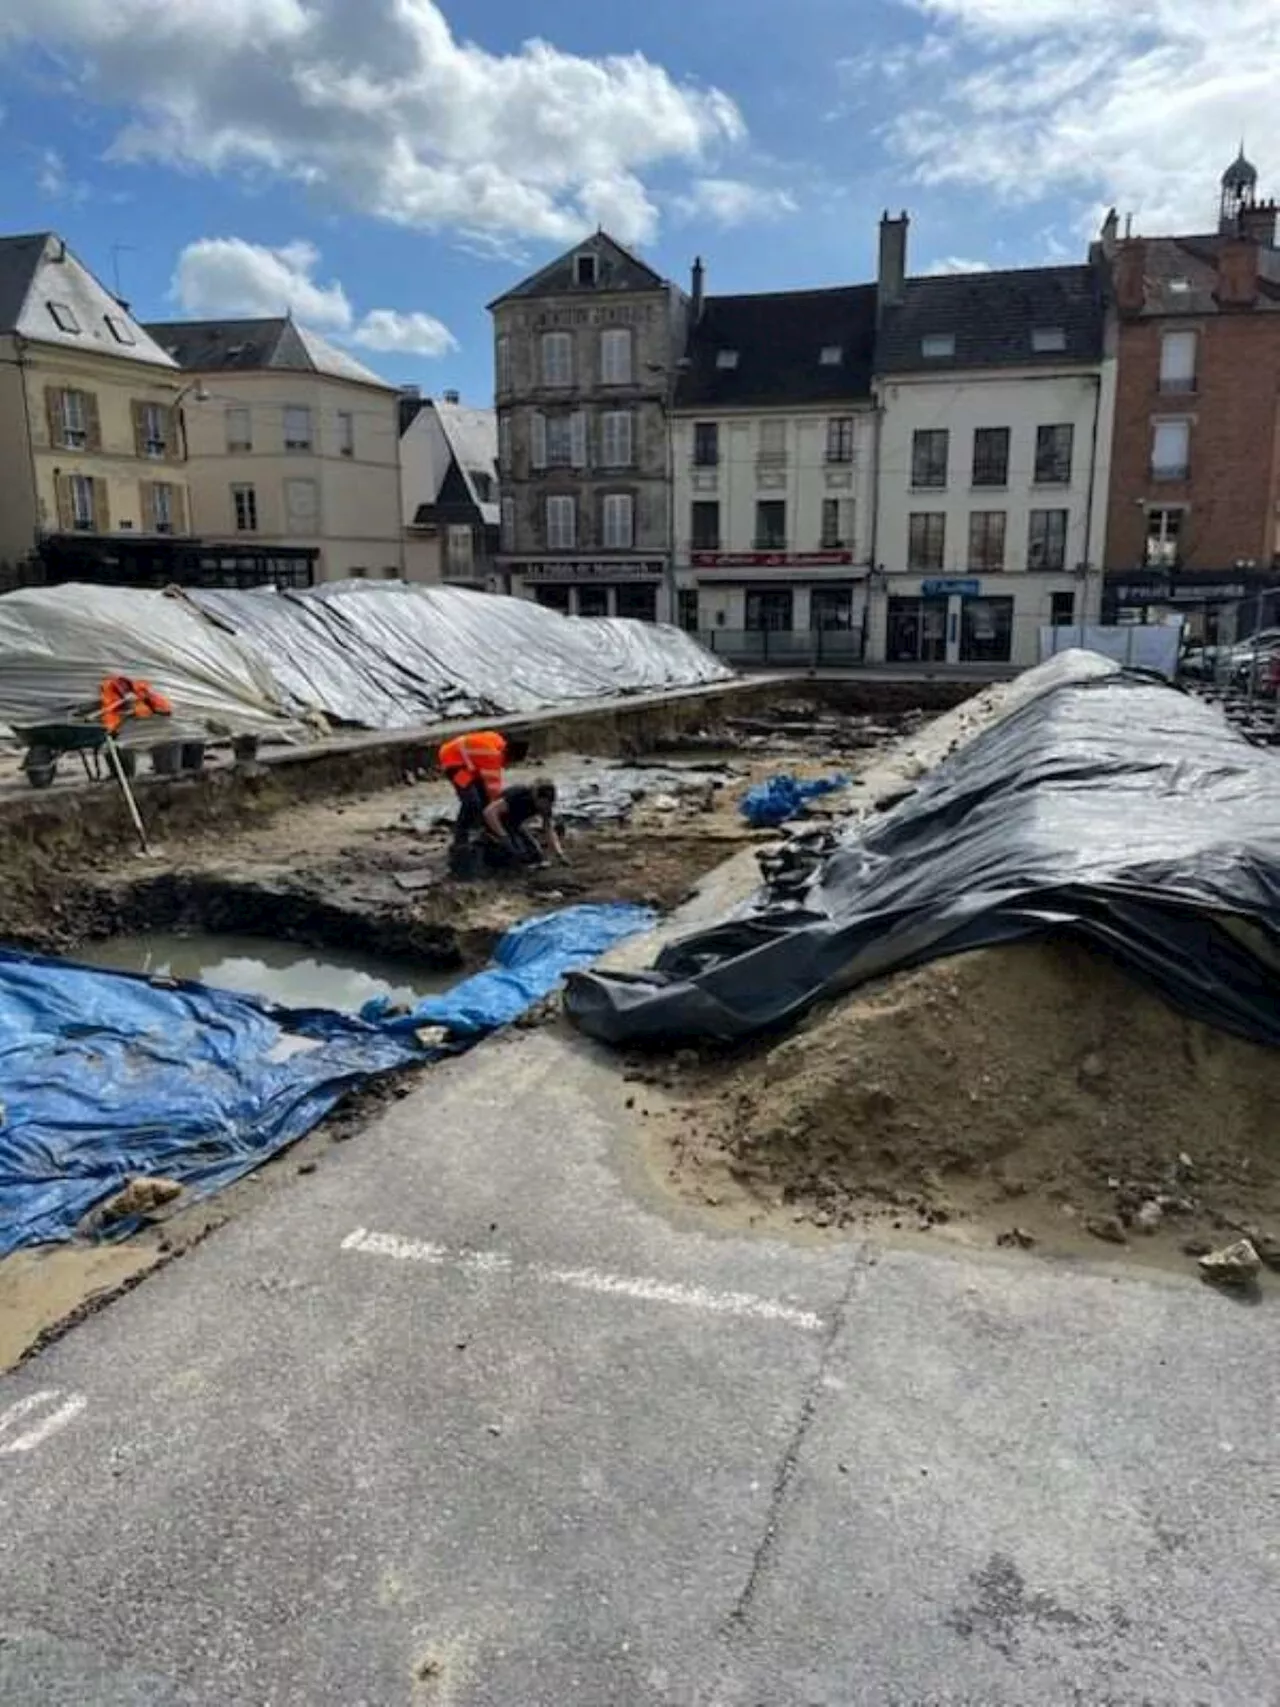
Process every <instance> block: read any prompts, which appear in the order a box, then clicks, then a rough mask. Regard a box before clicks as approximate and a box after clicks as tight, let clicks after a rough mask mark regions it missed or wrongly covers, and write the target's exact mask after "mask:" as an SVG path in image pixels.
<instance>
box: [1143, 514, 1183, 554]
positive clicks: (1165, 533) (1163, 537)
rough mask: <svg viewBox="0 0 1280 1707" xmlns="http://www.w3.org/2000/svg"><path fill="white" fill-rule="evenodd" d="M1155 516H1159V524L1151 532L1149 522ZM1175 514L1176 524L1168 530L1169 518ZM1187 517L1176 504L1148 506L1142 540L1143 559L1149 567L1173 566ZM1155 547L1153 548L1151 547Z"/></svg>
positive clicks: (1179, 548)
mask: <svg viewBox="0 0 1280 1707" xmlns="http://www.w3.org/2000/svg"><path fill="white" fill-rule="evenodd" d="M1156 516H1159V517H1160V525H1159V527H1158V528H1157V530H1156V531H1155V533H1152V531H1151V523H1152V521H1153V520H1154V519H1155V517H1156ZM1171 516H1177V518H1178V525H1177V527H1176V528H1174V529H1172V530H1170V527H1169V518H1170V517H1171ZM1186 519H1187V512H1186V510H1185V508H1183V507H1182V506H1181V505H1178V504H1152V505H1149V506H1148V509H1147V518H1146V533H1145V536H1144V540H1143V548H1142V555H1143V561H1144V562H1145V563H1146V564H1147V565H1148V566H1150V567H1156V568H1166V569H1171V568H1174V567H1175V566H1176V564H1177V562H1178V555H1179V552H1180V550H1181V546H1182V535H1183V531H1184V524H1185V522H1186ZM1153 546H1154V547H1155V549H1154V550H1153V549H1152V547H1153Z"/></svg>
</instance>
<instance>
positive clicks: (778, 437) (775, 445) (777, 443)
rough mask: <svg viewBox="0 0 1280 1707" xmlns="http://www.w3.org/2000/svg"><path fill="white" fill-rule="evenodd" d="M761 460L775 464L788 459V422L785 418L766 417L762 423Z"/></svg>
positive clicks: (759, 458) (759, 456)
mask: <svg viewBox="0 0 1280 1707" xmlns="http://www.w3.org/2000/svg"><path fill="white" fill-rule="evenodd" d="M758 460H759V461H760V462H767V463H773V464H781V463H785V462H786V460H787V423H786V421H785V420H780V419H769V418H768V417H766V418H765V419H764V420H763V421H761V423H760V450H759V455H758Z"/></svg>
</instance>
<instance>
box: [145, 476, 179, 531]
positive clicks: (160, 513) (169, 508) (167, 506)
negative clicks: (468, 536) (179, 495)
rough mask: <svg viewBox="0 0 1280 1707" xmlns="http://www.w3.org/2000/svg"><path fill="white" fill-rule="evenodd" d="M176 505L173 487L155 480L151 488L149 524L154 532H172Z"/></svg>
mask: <svg viewBox="0 0 1280 1707" xmlns="http://www.w3.org/2000/svg"><path fill="white" fill-rule="evenodd" d="M175 509H176V506H175V504H174V501H173V487H172V486H169V485H167V484H165V483H164V482H157V483H156V484H155V485H154V486H152V488H151V526H152V529H153V530H154V531H155V532H156V533H172V532H173V531H174V526H173V519H174V512H175Z"/></svg>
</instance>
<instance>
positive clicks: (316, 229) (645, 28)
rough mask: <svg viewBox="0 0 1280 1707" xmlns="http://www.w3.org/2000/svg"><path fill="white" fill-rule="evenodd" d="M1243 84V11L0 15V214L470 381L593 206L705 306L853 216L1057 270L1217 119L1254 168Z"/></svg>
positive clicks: (1172, 171)
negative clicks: (506, 295) (512, 298)
mask: <svg viewBox="0 0 1280 1707" xmlns="http://www.w3.org/2000/svg"><path fill="white" fill-rule="evenodd" d="M1277 84H1280V4H1277V0H1221V3H1220V4H1211V3H1209V0H787V3H786V4H782V5H780V4H778V0H732V3H730V0H644V3H643V4H637V3H635V0H632V3H630V4H627V5H620V4H618V3H617V0H595V3H594V4H592V5H587V4H584V0H540V3H538V4H537V5H533V6H518V5H517V4H516V0H216V3H215V0H3V3H2V4H0V158H3V160H4V162H5V167H4V171H3V174H2V175H0V231H4V232H20V231H35V230H44V229H52V230H56V231H58V232H60V233H61V234H62V235H63V236H65V237H66V238H67V240H68V241H69V243H70V245H71V247H72V248H73V250H74V251H75V252H76V253H77V254H78V255H79V256H80V258H81V259H82V260H83V261H85V262H86V263H87V264H88V265H89V266H90V267H91V268H92V269H93V270H94V271H95V272H96V273H97V274H98V276H99V277H100V278H102V279H103V281H104V282H105V283H106V284H108V285H109V286H111V287H112V288H116V286H117V283H118V288H119V290H120V292H121V293H122V294H123V295H124V296H125V297H127V298H128V299H129V301H130V303H131V305H132V307H133V310H134V312H135V313H136V314H137V315H138V316H139V318H143V319H157V318H177V317H183V316H185V317H188V318H191V317H199V316H216V315H233V314H280V313H283V312H284V311H285V310H286V309H288V310H290V311H291V312H292V313H293V314H294V316H295V317H296V318H297V319H298V320H300V321H302V322H304V323H305V324H307V325H310V326H312V327H314V328H315V329H316V330H317V331H320V332H322V333H324V334H325V335H326V336H328V337H330V338H333V339H335V340H337V341H338V342H340V343H343V344H345V345H346V346H347V347H349V348H350V349H351V351H352V352H353V354H355V355H357V356H358V357H359V358H360V359H362V360H364V361H365V362H366V363H367V364H368V365H369V366H371V367H373V368H374V369H375V371H377V372H378V373H380V374H382V375H384V376H385V377H386V378H387V379H388V380H390V381H392V382H394V383H397V384H402V383H415V384H418V385H421V386H422V387H423V388H424V390H426V391H429V392H436V393H438V392H440V391H442V390H444V389H447V388H455V389H457V390H459V391H461V392H462V394H463V396H464V398H466V399H467V400H468V401H472V402H487V401H488V400H489V398H490V396H491V393H492V343H491V335H490V330H489V321H488V316H487V315H486V313H485V305H486V303H488V302H489V301H490V300H491V299H492V298H494V297H495V296H498V295H500V294H501V293H502V292H503V291H504V290H505V289H507V288H508V287H509V286H510V285H512V284H514V283H515V282H516V281H517V280H519V279H520V278H522V277H523V276H525V275H526V274H527V273H528V272H531V271H533V270H535V269H536V268H537V267H539V266H542V265H544V264H545V263H546V262H547V261H549V260H550V259H552V258H553V257H554V256H555V255H557V254H558V253H560V252H561V251H562V250H564V249H565V248H568V247H570V246H571V245H572V244H573V243H574V242H575V241H576V240H577V239H578V237H579V236H580V235H581V234H583V233H584V232H586V231H590V230H593V229H595V227H596V226H597V225H603V226H604V228H605V229H606V230H608V231H610V232H611V233H612V234H613V235H614V236H615V237H617V238H618V239H620V240H621V241H623V242H625V243H627V244H629V245H631V246H632V247H633V248H635V249H637V250H638V251H639V252H640V253H642V254H643V255H644V256H645V258H646V259H647V260H649V261H650V263H651V264H652V265H654V266H655V267H657V268H658V270H659V271H661V272H662V273H664V274H665V275H666V276H668V277H672V278H675V279H678V280H680V281H687V277H688V271H689V267H690V263H691V262H692V260H693V257H694V255H695V254H701V255H702V256H703V257H704V259H705V261H706V264H707V268H708V285H707V288H708V290H710V291H712V292H725V293H729V292H739V291H753V290H782V289H789V288H799V287H813V286H821V285H836V284H848V283H856V282H860V281H863V280H867V279H870V278H871V277H873V275H874V266H875V249H876V227H877V222H878V219H879V216H880V213H881V212H882V210H883V209H885V208H892V209H893V210H894V211H897V210H899V209H902V208H906V209H908V210H909V211H910V213H911V216H912V229H911V243H910V256H909V270H910V271H911V272H912V273H924V272H930V271H945V270H968V269H975V268H981V267H1010V266H1028V265H1037V264H1045V263H1049V262H1054V261H1075V260H1083V258H1084V256H1085V252H1086V249H1087V244H1088V241H1089V238H1090V236H1091V235H1092V234H1093V232H1094V231H1096V228H1097V226H1098V225H1099V224H1100V222H1101V219H1102V216H1103V214H1104V213H1105V210H1106V208H1107V207H1108V206H1109V205H1112V204H1114V205H1116V206H1117V207H1118V208H1119V209H1120V211H1121V213H1122V214H1128V213H1131V214H1132V215H1133V217H1134V229H1135V230H1138V231H1142V232H1147V233H1154V232H1158V231H1168V230H1184V231H1187V230H1192V231H1194V230H1204V229H1206V228H1211V227H1212V224H1213V219H1214V215H1215V209H1216V199H1217V181H1218V177H1219V174H1220V173H1221V171H1222V169H1223V167H1224V166H1226V165H1227V163H1228V162H1229V161H1230V160H1231V158H1232V157H1233V156H1234V154H1235V152H1236V150H1237V148H1238V147H1239V146H1240V143H1241V140H1242V139H1243V141H1244V143H1245V145H1246V148H1247V150H1248V152H1249V154H1250V156H1251V158H1253V160H1254V161H1255V164H1256V165H1257V166H1258V168H1259V170H1260V172H1261V174H1262V188H1263V190H1264V192H1265V191H1268V190H1269V189H1276V188H1278V187H1280V138H1277V139H1276V140H1274V141H1273V140H1272V138H1273V133H1274V129H1275V127H1274V123H1273V120H1272V111H1273V103H1274V93H1273V92H1274V89H1275V88H1276V87H1277ZM1269 154H1270V157H1268V155H1269Z"/></svg>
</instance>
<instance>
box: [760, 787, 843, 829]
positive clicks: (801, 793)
mask: <svg viewBox="0 0 1280 1707" xmlns="http://www.w3.org/2000/svg"><path fill="white" fill-rule="evenodd" d="M848 786H849V779H848V777H847V776H826V777H817V778H816V779H815V780H814V781H813V782H797V780H796V778H795V777H793V776H787V775H783V776H771V777H769V778H768V780H767V781H765V782H758V783H757V784H756V786H755V787H754V788H752V789H748V791H747V793H746V794H745V795H744V796H743V798H742V805H741V807H740V808H739V810H740V811H741V813H742V816H743V817H744V818H745V819H746V820H747V823H748V824H750V825H751V828H752V829H753V830H771V829H774V828H776V827H777V825H779V824H785V823H786V821H787V819H788V818H800V817H802V816H803V815H804V809H805V805H806V803H807V802H808V801H810V800H816V799H818V797H819V796H820V795H823V794H834V793H835V792H836V790H837V789H841V788H848Z"/></svg>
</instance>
